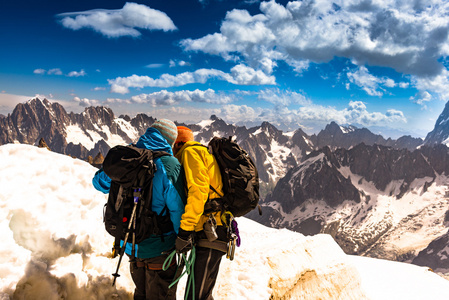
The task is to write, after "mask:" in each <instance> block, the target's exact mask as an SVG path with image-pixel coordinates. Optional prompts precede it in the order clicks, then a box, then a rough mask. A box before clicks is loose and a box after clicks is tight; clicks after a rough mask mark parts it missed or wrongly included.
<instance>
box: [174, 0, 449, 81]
mask: <svg viewBox="0 0 449 300" xmlns="http://www.w3.org/2000/svg"><path fill="white" fill-rule="evenodd" d="M260 10H261V12H262V13H261V14H258V15H254V16H252V15H250V14H249V12H248V11H246V10H237V9H234V10H232V11H230V12H228V13H227V14H226V17H225V19H224V21H223V22H222V25H221V28H220V31H219V32H217V33H213V34H209V35H206V36H204V37H201V38H198V39H185V40H183V41H181V46H182V47H183V48H184V49H185V50H186V51H202V52H205V53H208V54H212V55H221V56H222V57H223V58H224V59H226V60H229V59H238V58H243V59H245V60H246V62H247V64H248V65H249V66H251V67H253V68H262V62H263V61H266V60H267V59H268V60H274V61H277V60H283V61H286V62H287V63H289V64H290V65H293V63H292V62H295V61H297V62H304V61H306V62H307V61H312V62H316V63H322V62H328V61H330V60H331V59H333V58H334V57H346V58H349V59H353V60H354V61H355V62H357V64H358V65H364V64H368V65H371V66H385V67H391V68H393V69H395V70H396V71H398V72H403V73H406V74H412V75H418V76H422V75H427V76H429V75H432V76H434V75H437V74H440V73H441V72H442V70H443V69H444V68H443V66H442V64H441V63H440V62H439V61H438V59H439V58H441V57H445V56H447V55H448V54H449V46H448V38H447V37H448V30H449V19H448V18H447V13H448V11H449V2H447V1H442V0H430V1H406V0H398V1H393V0H390V1H359V0H352V1H334V2H332V1H314V0H304V1H291V2H288V3H287V4H286V6H283V5H281V4H278V3H276V2H275V1H264V2H261V4H260ZM300 70H301V68H300Z"/></svg>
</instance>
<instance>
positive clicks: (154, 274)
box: [130, 255, 176, 300]
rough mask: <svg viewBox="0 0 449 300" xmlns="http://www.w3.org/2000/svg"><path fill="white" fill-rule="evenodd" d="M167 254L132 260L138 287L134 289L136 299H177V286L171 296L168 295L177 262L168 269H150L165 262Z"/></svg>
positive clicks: (133, 272)
mask: <svg viewBox="0 0 449 300" xmlns="http://www.w3.org/2000/svg"><path fill="white" fill-rule="evenodd" d="M166 258H167V256H166V255H163V256H158V257H154V258H148V259H140V258H137V259H136V260H137V261H136V262H131V265H130V270H131V277H132V279H133V281H134V284H135V286H136V289H135V290H134V300H146V299H152V300H165V299H167V300H175V299H176V286H173V287H172V289H174V290H173V291H170V297H167V293H168V290H169V289H168V286H169V285H170V284H171V283H172V282H173V278H174V276H175V273H176V263H175V264H173V265H172V266H170V267H169V268H168V269H167V270H166V271H163V270H162V269H159V270H150V269H149V268H148V267H150V268H153V269H154V267H155V266H156V268H157V265H160V266H161V268H162V264H163V263H164V261H165V259H166Z"/></svg>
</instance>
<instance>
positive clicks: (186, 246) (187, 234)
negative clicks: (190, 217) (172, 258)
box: [175, 228, 193, 253]
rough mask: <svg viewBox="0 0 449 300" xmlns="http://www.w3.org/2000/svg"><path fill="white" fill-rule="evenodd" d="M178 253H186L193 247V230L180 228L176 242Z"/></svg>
mask: <svg viewBox="0 0 449 300" xmlns="http://www.w3.org/2000/svg"><path fill="white" fill-rule="evenodd" d="M175 247H176V253H186V252H187V251H189V250H190V249H192V247H193V231H187V230H184V229H181V228H179V232H178V237H177V238H176V242H175Z"/></svg>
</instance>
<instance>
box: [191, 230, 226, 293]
mask: <svg viewBox="0 0 449 300" xmlns="http://www.w3.org/2000/svg"><path fill="white" fill-rule="evenodd" d="M217 234H218V240H221V241H226V242H227V240H228V238H227V234H226V227H223V226H218V228H217ZM197 238H206V235H205V234H204V232H203V231H200V232H197ZM224 254H225V253H224V252H223V251H220V250H216V249H211V248H204V247H199V246H196V260H195V264H194V276H195V277H194V278H195V300H213V299H214V298H213V297H212V291H213V289H214V286H215V282H216V281H217V276H218V271H219V268H220V262H221V258H222V257H223V255H224ZM189 279H190V278H189ZM189 279H187V281H188V282H189ZM187 299H188V300H191V299H192V291H191V290H190V291H189V295H187Z"/></svg>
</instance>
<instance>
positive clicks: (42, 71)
mask: <svg viewBox="0 0 449 300" xmlns="http://www.w3.org/2000/svg"><path fill="white" fill-rule="evenodd" d="M45 72H46V71H45V70H44V69H36V70H34V71H33V73H34V74H45Z"/></svg>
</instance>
